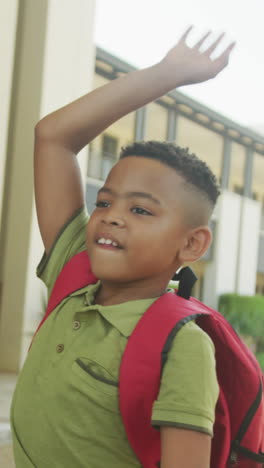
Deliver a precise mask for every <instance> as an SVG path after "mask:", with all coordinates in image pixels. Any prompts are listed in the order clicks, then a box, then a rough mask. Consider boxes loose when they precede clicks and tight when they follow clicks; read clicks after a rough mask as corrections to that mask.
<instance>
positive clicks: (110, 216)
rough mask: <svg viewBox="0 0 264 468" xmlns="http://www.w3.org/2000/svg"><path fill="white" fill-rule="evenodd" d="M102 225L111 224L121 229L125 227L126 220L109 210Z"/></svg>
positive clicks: (103, 218)
mask: <svg viewBox="0 0 264 468" xmlns="http://www.w3.org/2000/svg"><path fill="white" fill-rule="evenodd" d="M102 223H104V224H111V225H112V226H119V227H124V226H125V220H124V219H123V217H122V216H120V213H116V211H115V210H113V209H112V210H111V209H108V210H107V211H106V212H105V213H104V216H103V217H102Z"/></svg>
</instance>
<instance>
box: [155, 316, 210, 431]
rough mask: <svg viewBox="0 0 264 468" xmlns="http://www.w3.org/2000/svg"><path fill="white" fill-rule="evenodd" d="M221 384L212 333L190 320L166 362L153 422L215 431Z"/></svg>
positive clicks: (175, 341) (178, 336)
mask: <svg viewBox="0 0 264 468" xmlns="http://www.w3.org/2000/svg"><path fill="white" fill-rule="evenodd" d="M218 394H219V387H218V382H217V376H216V366H215V350H214V345H213V342H212V340H211V339H210V337H209V336H208V335H207V334H206V333H205V332H204V331H203V330H202V329H201V328H200V327H198V325H196V323H194V322H190V323H188V324H186V325H184V326H183V327H182V329H181V330H180V331H179V332H178V334H177V335H176V337H175V339H174V342H173V345H172V348H171V350H170V351H169V355H168V359H167V362H166V364H165V366H164V370H163V375H162V379H161V386H160V391H159V395H158V399H157V400H156V401H155V403H154V406H153V411H152V425H153V426H154V427H156V428H157V427H158V428H159V427H160V426H174V427H180V428H185V429H190V430H195V431H198V432H204V433H206V434H209V435H211V436H212V435H213V425H214V417H215V406H216V402H217V399H218Z"/></svg>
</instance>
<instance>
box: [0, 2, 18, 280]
mask: <svg viewBox="0 0 264 468" xmlns="http://www.w3.org/2000/svg"><path fill="white" fill-rule="evenodd" d="M17 15H18V0H9V1H8V2H1V4H0V69H1V79H0V83H1V85H0V110H1V111H0V135H1V138H0V225H1V214H2V202H3V194H4V182H5V170H6V152H7V140H8V124H9V113H10V106H11V91H12V79H13V67H14V56H15V43H16V27H17ZM0 231H1V229H0ZM0 278H1V277H0ZM0 281H1V279H0Z"/></svg>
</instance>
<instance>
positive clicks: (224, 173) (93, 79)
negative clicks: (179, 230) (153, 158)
mask: <svg viewBox="0 0 264 468" xmlns="http://www.w3.org/2000/svg"><path fill="white" fill-rule="evenodd" d="M263 17H264V4H263V1H262V0H250V1H249V0H245V1H243V2H241V1H239V0H233V1H232V2H230V1H228V0H221V2H220V1H218V0H210V1H209V0H200V1H199V2H197V1H196V0H185V1H184V2H182V1H179V0H163V1H162V2H161V1H157V2H153V0H152V1H150V0H133V2H132V1H126V2H124V1H121V0H96V1H95V0H20V1H18V0H9V1H8V2H7V1H6V0H0V39H1V40H0V63H1V73H0V109H1V112H0V135H1V139H0V222H1V224H0V372H1V376H0V421H2V422H1V424H2V426H1V427H2V428H4V429H6V428H8V411H9V402H10V395H11V393H12V389H13V386H14V384H15V381H16V375H17V373H18V372H19V369H20V368H21V366H22V363H23V361H24V358H25V355H26V352H27V349H28V346H29V344H30V341H31V338H32V335H33V333H34V330H35V329H36V327H37V324H38V322H39V321H40V318H41V316H42V315H43V312H44V310H45V304H46V291H45V288H44V287H43V285H42V284H41V282H40V281H39V280H38V279H37V278H36V277H35V270H36V266H37V264H38V262H39V260H40V258H41V256H42V253H43V246H42V242H41V239H40V235H39V231H38V227H37V221H36V214H35V208H34V195H33V174H32V155H33V142H34V126H35V124H36V123H37V122H38V120H39V119H40V118H42V117H43V116H44V115H46V114H47V113H49V112H51V111H53V110H55V109H56V108H58V107H60V106H62V105H64V104H66V103H68V102H69V101H71V100H73V99H75V98H77V97H79V96H80V95H82V94H84V93H86V92H88V91H89V90H91V89H93V88H96V87H98V86H101V85H103V84H105V83H107V82H108V81H109V80H112V79H115V78H116V77H118V76H122V75H123V74H125V73H127V72H129V71H130V70H133V69H135V68H141V67H145V66H149V65H152V64H153V63H155V62H157V61H159V60H161V59H162V57H163V56H164V55H165V54H166V52H167V51H168V50H169V49H170V48H171V47H172V46H173V45H174V44H175V43H176V42H177V40H178V39H179V37H180V36H181V35H182V34H183V32H184V30H185V29H186V27H187V26H189V25H190V24H194V25H195V26H196V27H195V29H194V31H192V32H191V34H190V36H189V38H188V44H189V45H192V44H194V43H195V41H196V40H197V39H198V38H199V37H200V36H201V35H202V34H203V33H205V32H206V31H207V30H209V29H210V30H211V29H212V30H213V34H212V36H211V37H210V38H209V39H208V42H207V43H206V44H205V46H206V45H208V44H209V43H210V41H212V40H213V39H214V38H215V37H216V36H217V35H218V34H220V33H221V32H223V31H225V32H226V36H225V39H224V40H223V43H222V45H221V47H220V48H218V49H217V51H216V56H217V54H220V53H221V51H222V50H223V48H224V47H225V46H226V45H227V44H228V43H229V42H230V41H232V40H236V41H237V45H236V48H235V50H234V51H233V53H232V56H231V60H230V64H229V66H228V67H227V68H226V69H225V70H224V71H223V72H222V73H221V74H220V75H219V76H218V77H217V78H216V79H215V80H212V81H210V82H207V83H204V84H201V85H197V86H189V87H183V88H181V89H180V90H179V91H178V90H177V91H172V92H170V93H169V94H168V95H166V96H164V97H162V98H161V99H159V100H158V101H156V102H154V103H152V104H149V105H148V106H146V107H144V108H141V109H139V110H138V111H137V112H134V113H131V114H129V115H128V116H126V117H124V118H123V119H122V120H120V121H118V122H116V123H115V124H114V125H112V126H111V127H109V128H108V129H107V130H106V131H105V132H104V133H103V134H102V135H100V136H99V137H97V138H96V139H95V140H94V141H93V142H92V143H91V144H90V145H89V148H85V149H84V150H83V151H82V152H81V154H80V156H79V161H80V164H81V170H82V175H83V182H84V184H85V187H86V193H87V204H88V209H89V211H90V212H91V211H92V209H93V206H94V201H95V197H96V192H97V190H98V188H100V187H101V185H102V184H103V181H104V179H105V177H106V176H107V174H108V172H109V170H110V168H111V167H112V165H113V164H114V163H115V162H116V161H117V159H118V154H119V150H120V148H121V146H122V145H126V144H128V143H130V142H132V141H133V140H142V139H144V140H148V139H156V140H169V141H173V142H175V143H176V144H178V145H180V146H184V147H186V146H188V147H189V148H190V149H191V151H192V152H194V153H196V154H197V155H198V156H199V157H200V158H201V159H203V160H205V161H206V162H207V164H208V165H209V166H210V167H211V169H212V170H213V171H214V173H215V174H216V176H217V178H218V180H219V182H220V184H221V188H222V195H221V197H220V199H219V202H218V204H217V207H216V210H215V212H214V214H213V217H212V221H211V228H212V231H213V234H214V242H213V244H212V246H211V248H210V250H209V252H207V253H206V255H205V256H204V257H203V258H202V259H200V261H199V262H197V263H196V265H195V266H194V270H195V272H196V275H197V277H198V281H197V283H196V285H195V288H194V291H193V294H194V296H196V297H197V298H198V299H200V300H202V301H204V302H205V303H207V304H208V305H210V306H212V307H215V308H216V307H220V310H221V311H223V313H225V314H226V315H227V316H228V318H229V319H230V320H231V322H232V323H233V324H234V326H235V327H236V329H237V330H238V332H239V333H240V334H241V335H242V336H243V339H245V340H246V341H247V343H248V344H249V345H250V346H251V348H252V349H253V351H254V352H256V353H257V354H258V358H259V360H260V362H262V363H263V365H264V359H263V356H264V354H263V353H264V343H263V341H262V340H263V338H261V337H262V336H264V118H263V89H262V88H263V82H264V56H263V43H264V30H263V27H262V22H263ZM0 434H1V432H0ZM0 443H1V435H0ZM6 463H7V462H6ZM1 466H5V465H2V464H1ZM6 466H9V465H7V464H6Z"/></svg>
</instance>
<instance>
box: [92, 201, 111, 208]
mask: <svg viewBox="0 0 264 468" xmlns="http://www.w3.org/2000/svg"><path fill="white" fill-rule="evenodd" d="M109 205H110V203H109V202H108V201H105V200H97V202H96V203H95V206H96V208H107V207H108V206H109Z"/></svg>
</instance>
